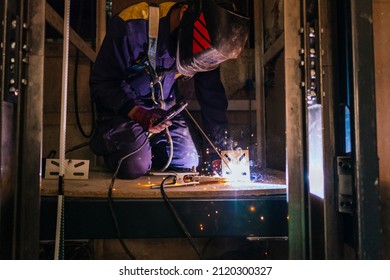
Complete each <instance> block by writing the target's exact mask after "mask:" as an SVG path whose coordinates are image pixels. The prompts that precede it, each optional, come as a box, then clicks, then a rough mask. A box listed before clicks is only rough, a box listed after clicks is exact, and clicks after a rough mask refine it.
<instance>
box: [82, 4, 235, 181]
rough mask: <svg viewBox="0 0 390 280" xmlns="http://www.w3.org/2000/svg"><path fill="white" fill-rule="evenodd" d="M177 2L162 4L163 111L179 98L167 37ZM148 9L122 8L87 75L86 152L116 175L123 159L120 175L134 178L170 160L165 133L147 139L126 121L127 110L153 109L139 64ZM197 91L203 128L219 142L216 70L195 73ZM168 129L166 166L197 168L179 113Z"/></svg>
mask: <svg viewBox="0 0 390 280" xmlns="http://www.w3.org/2000/svg"><path fill="white" fill-rule="evenodd" d="M174 5H175V3H173V2H167V3H164V4H162V5H160V21H159V33H158V43H157V52H156V72H157V74H158V75H159V76H160V77H161V84H162V90H159V88H158V87H156V90H155V92H156V94H158V95H160V98H161V100H163V101H164V103H165V109H166V110H167V109H168V108H170V107H171V106H173V105H174V103H175V100H176V95H177V92H176V91H177V87H176V86H175V83H176V79H177V77H178V76H179V75H178V72H177V71H176V64H175V56H176V43H177V39H176V38H177V36H175V34H173V33H172V34H170V26H169V24H170V23H169V21H170V19H169V18H170V17H169V15H170V12H171V11H172V10H173V7H174ZM147 11H148V6H147V4H145V3H140V4H136V5H133V6H130V7H128V8H126V9H124V10H123V11H122V12H120V13H119V14H118V15H116V16H114V17H113V18H112V20H111V23H110V27H109V30H108V32H107V34H106V37H105V39H104V41H103V43H102V46H101V48H100V50H99V53H98V56H97V58H96V61H95V64H94V67H93V70H92V72H91V77H90V91H91V97H92V99H93V101H94V102H95V104H96V110H97V115H98V119H97V129H96V132H95V134H94V136H93V137H92V138H91V141H90V148H91V150H92V151H93V152H94V153H95V154H96V155H100V156H103V157H104V159H105V163H106V165H107V167H108V168H109V169H110V170H112V171H114V170H116V168H117V166H118V162H119V160H120V159H122V158H124V157H126V156H127V155H129V154H130V153H134V151H136V150H137V149H139V148H140V147H141V146H142V144H143V143H144V142H145V141H147V143H146V145H145V146H143V148H142V149H141V150H139V151H137V152H136V153H134V154H132V155H131V156H128V157H126V159H125V160H123V161H122V163H121V166H120V169H119V173H118V177H119V178H127V179H134V178H137V177H140V176H142V175H144V174H145V173H147V172H148V171H149V170H150V169H151V168H153V169H156V170H158V169H160V168H162V167H163V166H164V165H165V164H166V162H167V161H168V153H169V144H168V142H167V138H166V135H165V132H164V131H163V132H161V133H159V134H157V135H153V136H152V137H150V138H149V139H147V137H148V135H147V132H146V131H145V130H144V129H143V128H142V127H141V126H140V125H139V124H138V123H136V122H134V121H133V120H131V119H130V118H129V117H128V113H129V112H130V110H131V109H132V108H133V107H134V106H136V105H141V106H144V107H146V108H153V106H154V102H153V100H152V94H151V87H150V83H151V76H150V75H149V74H148V73H147V71H145V69H144V68H143V67H142V65H140V61H142V59H144V58H145V57H146V56H147V52H148V40H149V39H148V18H147V16H145V15H147ZM194 83H195V92H196V95H197V99H198V101H199V103H200V106H201V110H202V126H203V129H204V131H205V132H206V134H208V135H210V137H211V139H216V138H220V137H222V136H219V135H222V134H223V132H224V131H225V130H226V129H227V116H226V109H227V99H226V96H225V90H224V87H223V85H222V83H221V80H220V73H219V68H217V69H216V70H213V71H209V72H199V73H197V74H195V76H194ZM172 123H173V124H172V125H171V126H170V127H169V131H170V135H171V137H172V141H173V147H174V151H173V158H172V161H171V164H170V168H172V169H177V170H188V169H191V168H193V167H197V166H198V164H199V156H198V152H197V149H196V146H195V144H194V142H193V140H192V137H191V134H190V131H189V128H188V126H187V124H186V122H185V120H184V118H183V116H181V115H178V116H176V117H175V118H173V119H172Z"/></svg>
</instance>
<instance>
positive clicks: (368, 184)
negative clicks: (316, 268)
mask: <svg viewBox="0 0 390 280" xmlns="http://www.w3.org/2000/svg"><path fill="white" fill-rule="evenodd" d="M351 25H352V26H351V27H352V28H351V31H352V64H353V66H352V67H353V85H354V95H353V102H354V104H353V106H354V153H353V157H354V161H355V175H354V183H355V186H354V187H355V192H356V209H355V210H356V226H357V257H358V258H359V259H381V258H382V257H383V251H382V250H383V249H382V248H383V246H382V242H383V241H382V233H381V232H382V231H381V223H380V193H379V165H378V152H377V137H376V104H375V77H374V73H375V72H374V47H373V44H374V43H373V26H372V1H371V0H359V1H356V0H352V1H351Z"/></svg>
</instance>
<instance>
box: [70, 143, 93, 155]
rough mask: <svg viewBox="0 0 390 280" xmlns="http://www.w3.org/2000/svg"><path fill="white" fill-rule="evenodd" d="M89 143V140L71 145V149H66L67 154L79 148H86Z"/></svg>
mask: <svg viewBox="0 0 390 280" xmlns="http://www.w3.org/2000/svg"><path fill="white" fill-rule="evenodd" d="M88 145H89V141H87V142H83V143H81V144H78V145H76V146H73V147H70V148H69V149H67V150H66V151H65V154H67V153H70V152H73V151H75V150H78V149H81V148H84V147H87V146H88Z"/></svg>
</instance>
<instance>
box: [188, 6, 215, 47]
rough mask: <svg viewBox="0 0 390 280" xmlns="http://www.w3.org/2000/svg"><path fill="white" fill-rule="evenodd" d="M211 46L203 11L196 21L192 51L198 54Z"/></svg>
mask: <svg viewBox="0 0 390 280" xmlns="http://www.w3.org/2000/svg"><path fill="white" fill-rule="evenodd" d="M210 47H211V39H210V34H209V31H208V30H207V26H206V21H205V18H204V15H203V13H201V14H200V16H199V18H198V20H197V21H196V22H195V23H194V32H193V43H192V53H193V54H196V53H199V52H201V51H204V50H206V49H208V48H210Z"/></svg>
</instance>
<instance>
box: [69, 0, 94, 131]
mask: <svg viewBox="0 0 390 280" xmlns="http://www.w3.org/2000/svg"><path fill="white" fill-rule="evenodd" d="M83 10H84V0H81V1H80V8H79V13H78V19H77V27H76V32H80V30H81V24H82V14H83ZM79 61H80V51H79V49H78V48H76V53H75V62H74V64H75V65H74V73H73V74H74V75H73V101H74V102H73V106H74V114H75V118H76V125H77V128H78V129H79V131H80V133H81V135H83V136H84V137H85V138H91V137H92V135H93V133H94V131H95V121H94V120H95V107H94V104H93V101H92V99H90V103H91V118H92V127H91V131H90V132H89V133H87V132H85V130H84V128H83V126H82V124H81V120H80V111H79V102H78V95H79V94H78V89H77V88H78V79H77V77H78V70H79Z"/></svg>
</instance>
